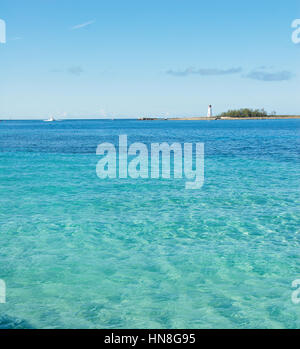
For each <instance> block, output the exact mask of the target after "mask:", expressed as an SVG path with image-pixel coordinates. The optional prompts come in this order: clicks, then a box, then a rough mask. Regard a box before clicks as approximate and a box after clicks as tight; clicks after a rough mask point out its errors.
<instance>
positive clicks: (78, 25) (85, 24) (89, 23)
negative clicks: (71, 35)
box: [71, 21, 95, 30]
mask: <svg viewBox="0 0 300 349" xmlns="http://www.w3.org/2000/svg"><path fill="white" fill-rule="evenodd" d="M93 23H95V21H88V22H85V23H81V24H76V25H74V26H73V27H71V30H76V29H80V28H84V27H87V26H88V25H91V24H93Z"/></svg>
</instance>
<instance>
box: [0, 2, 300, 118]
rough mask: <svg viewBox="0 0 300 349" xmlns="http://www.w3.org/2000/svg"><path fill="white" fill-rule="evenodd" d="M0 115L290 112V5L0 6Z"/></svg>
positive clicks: (293, 86) (295, 87) (295, 50)
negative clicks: (1, 36) (0, 30)
mask: <svg viewBox="0 0 300 349" xmlns="http://www.w3.org/2000/svg"><path fill="white" fill-rule="evenodd" d="M0 18H1V19H3V20H5V22H6V30H7V42H6V44H0V63H1V65H0V74H1V84H0V96H1V97H0V118H4V117H11V118H23V117H25V118H44V117H48V116H49V114H54V115H56V116H61V115H63V114H64V115H66V116H67V117H125V118H126V117H138V116H166V115H169V116H199V115H205V114H206V112H207V105H208V104H213V107H214V112H215V113H219V112H222V111H225V110H227V109H232V108H240V107H253V108H265V109H266V110H268V111H269V112H271V111H273V110H275V111H277V113H279V114H300V103H299V93H300V69H299V58H300V49H299V48H300V45H299V44H298V45H297V44H294V43H293V42H292V40H291V36H292V32H293V30H294V29H292V27H291V24H292V22H293V20H294V19H297V18H300V2H299V0H289V1H288V2H287V1H281V0H277V1H269V0H264V1H261V0H259V1H258V0H252V1H251V2H250V1H247V2H244V1H237V0H227V1H224V0H210V1H201V0H197V1H194V0H184V1H183V0H171V1H169V0H160V1H157V0H151V1H146V0H139V1H136V0H127V1H126V0H110V1H104V0H84V1H83V0H76V1H74V0H72V1H71V0H26V1H24V0H1V5H0Z"/></svg>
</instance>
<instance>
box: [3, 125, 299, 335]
mask: <svg viewBox="0 0 300 349" xmlns="http://www.w3.org/2000/svg"><path fill="white" fill-rule="evenodd" d="M299 126H300V121H299V120H253V121H252V120H251V121H207V122H206V121H202V122H199V121H154V122H151V121H149V122H147V121H144V122H142V121H135V120H114V121H111V120H76V121H71V120H69V121H62V122H55V123H44V122H41V121H4V122H0V159H1V160H0V189H1V191H0V193H1V195H0V279H3V280H4V281H5V282H6V287H7V293H6V303H5V304H0V328H43V329H45V328H110V329H113V328H153V329H156V328H300V304H298V305H296V304H293V302H292V301H291V295H292V292H293V289H292V287H291V283H292V281H293V280H295V279H300V257H299V254H300V231H299V227H300V215H299V173H300V162H299ZM121 134H126V135H127V136H128V142H129V143H133V142H137V141H138V142H143V143H146V144H150V143H153V142H168V143H173V142H180V143H183V142H193V143H195V142H204V143H205V184H204V186H203V188H202V189H201V190H186V189H185V185H184V184H185V179H182V180H181V179H176V180H173V179H171V180H166V179H156V180H152V179H148V180H142V179H139V180H132V179H113V180H100V179H99V178H98V177H97V175H96V164H97V162H98V160H99V157H98V156H96V147H97V145H98V144H99V143H102V142H111V143H117V142H118V136H119V135H121ZM297 138H298V139H297Z"/></svg>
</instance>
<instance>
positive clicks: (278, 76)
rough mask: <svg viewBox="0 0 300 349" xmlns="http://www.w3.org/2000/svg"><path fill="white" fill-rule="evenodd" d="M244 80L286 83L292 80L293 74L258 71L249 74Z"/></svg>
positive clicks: (288, 72)
mask: <svg viewBox="0 0 300 349" xmlns="http://www.w3.org/2000/svg"><path fill="white" fill-rule="evenodd" d="M246 78H248V79H254V80H259V81H287V80H291V79H292V78H293V73H291V72H290V71H287V70H283V71H278V72H267V71H264V70H262V69H260V70H254V71H252V72H250V73H249V74H248V75H246Z"/></svg>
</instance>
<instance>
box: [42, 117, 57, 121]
mask: <svg viewBox="0 0 300 349" xmlns="http://www.w3.org/2000/svg"><path fill="white" fill-rule="evenodd" d="M53 121H55V119H54V117H53V116H50V118H49V119H47V120H44V122H53Z"/></svg>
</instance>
